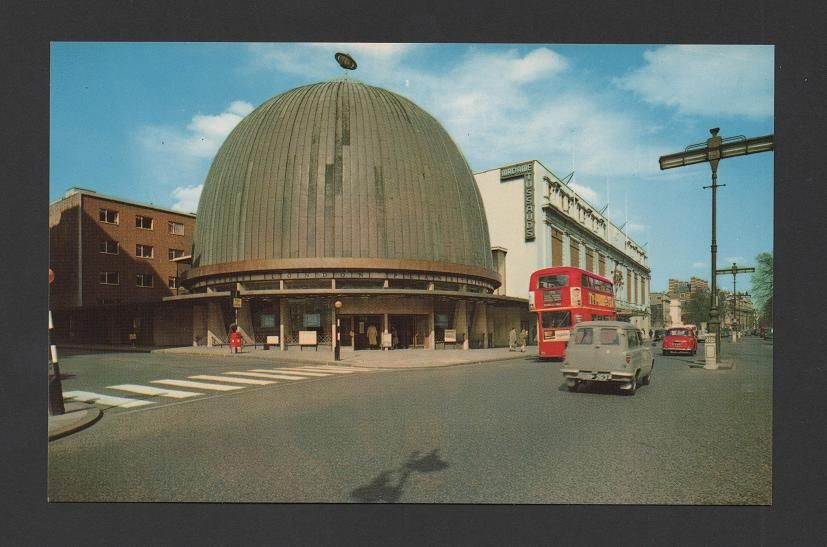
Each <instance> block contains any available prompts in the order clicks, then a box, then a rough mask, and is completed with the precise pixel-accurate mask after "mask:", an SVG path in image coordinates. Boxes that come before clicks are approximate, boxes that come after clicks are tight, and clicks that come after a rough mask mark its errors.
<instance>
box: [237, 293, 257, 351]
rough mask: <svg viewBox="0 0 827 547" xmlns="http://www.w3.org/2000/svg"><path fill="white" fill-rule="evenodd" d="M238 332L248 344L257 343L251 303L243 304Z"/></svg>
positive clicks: (239, 312) (239, 314)
mask: <svg viewBox="0 0 827 547" xmlns="http://www.w3.org/2000/svg"><path fill="white" fill-rule="evenodd" d="M238 330H239V332H241V336H242V337H243V338H244V342H245V343H246V344H252V343H255V341H256V333H255V327H254V326H253V312H252V310H251V305H250V302H249V301H247V302H243V305H242V306H241V308H239V310H238Z"/></svg>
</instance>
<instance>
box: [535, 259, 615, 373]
mask: <svg viewBox="0 0 827 547" xmlns="http://www.w3.org/2000/svg"><path fill="white" fill-rule="evenodd" d="M528 289H529V295H528V308H529V311H532V312H536V313H537V347H538V349H539V354H540V357H541V358H546V357H563V356H564V355H565V354H566V344H567V343H568V340H569V333H570V332H571V329H572V328H573V327H574V325H575V324H577V323H580V322H581V321H596V320H601V319H602V320H614V319H617V313H616V312H615V300H614V288H613V286H612V282H611V281H609V280H608V279H606V278H605V277H602V276H599V275H597V274H594V273H592V272H589V271H586V270H582V269H580V268H571V267H557V268H544V269H542V270H537V271H536V272H534V273H533V274H531V279H530V281H529V285H528Z"/></svg>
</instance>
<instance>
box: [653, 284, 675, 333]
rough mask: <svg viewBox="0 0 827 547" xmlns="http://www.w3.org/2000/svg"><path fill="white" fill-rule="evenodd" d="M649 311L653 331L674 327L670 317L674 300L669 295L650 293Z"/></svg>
mask: <svg viewBox="0 0 827 547" xmlns="http://www.w3.org/2000/svg"><path fill="white" fill-rule="evenodd" d="M649 302H650V304H649V310H650V317H651V322H652V328H653V329H664V328H667V327H670V326H672V317H671V315H670V309H671V303H672V300H671V298H669V295H668V294H667V293H663V292H653V293H649Z"/></svg>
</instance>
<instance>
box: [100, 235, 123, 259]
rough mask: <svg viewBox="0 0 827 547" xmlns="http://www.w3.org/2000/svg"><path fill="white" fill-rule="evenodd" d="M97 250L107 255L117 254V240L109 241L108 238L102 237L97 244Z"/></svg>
mask: <svg viewBox="0 0 827 547" xmlns="http://www.w3.org/2000/svg"><path fill="white" fill-rule="evenodd" d="M98 252H101V253H104V254H108V255H116V254H118V252H119V251H118V242H117V241H110V240H108V239H104V240H103V241H101V242H100V245H99V246H98Z"/></svg>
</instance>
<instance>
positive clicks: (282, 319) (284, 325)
mask: <svg viewBox="0 0 827 547" xmlns="http://www.w3.org/2000/svg"><path fill="white" fill-rule="evenodd" d="M282 283H284V282H283V281H282ZM289 321H290V316H288V315H287V299H286V298H279V346H280V347H279V349H281V351H287V339H286V337H285V335H286V334H287V331H288V329H289Z"/></svg>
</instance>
